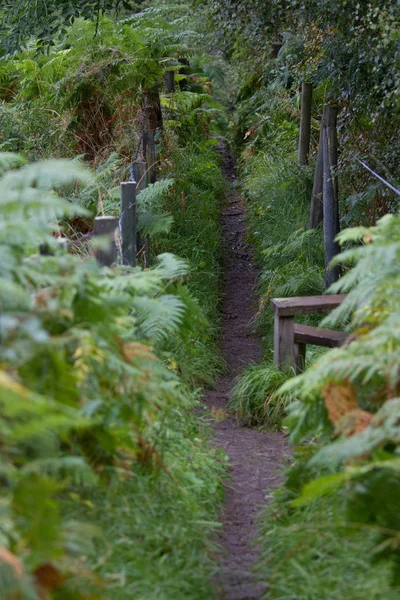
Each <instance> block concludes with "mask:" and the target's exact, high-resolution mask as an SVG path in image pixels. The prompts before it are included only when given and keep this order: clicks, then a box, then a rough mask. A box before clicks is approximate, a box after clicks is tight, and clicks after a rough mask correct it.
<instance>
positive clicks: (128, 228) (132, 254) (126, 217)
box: [119, 181, 136, 267]
mask: <svg viewBox="0 0 400 600" xmlns="http://www.w3.org/2000/svg"><path fill="white" fill-rule="evenodd" d="M119 230H120V238H121V255H122V264H123V265H130V266H131V267H135V266H136V182H135V181H125V182H123V183H121V214H120V216H119Z"/></svg>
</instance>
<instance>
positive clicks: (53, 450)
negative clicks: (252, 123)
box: [0, 3, 225, 600]
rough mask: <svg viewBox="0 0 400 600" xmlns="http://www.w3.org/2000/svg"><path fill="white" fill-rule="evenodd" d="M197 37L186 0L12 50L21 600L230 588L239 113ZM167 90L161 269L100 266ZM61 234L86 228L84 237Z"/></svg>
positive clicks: (7, 516) (158, 223)
mask: <svg viewBox="0 0 400 600" xmlns="http://www.w3.org/2000/svg"><path fill="white" fill-rule="evenodd" d="M95 33H96V35H94V34H95ZM196 35H197V34H196V33H195V32H193V31H190V30H189V29H188V19H186V17H185V7H184V6H179V3H178V4H177V5H172V6H171V7H169V6H167V7H165V6H164V7H160V8H156V9H150V10H144V11H143V12H141V13H140V14H137V15H135V16H133V17H132V16H131V14H128V13H125V18H124V19H123V20H120V21H118V20H114V19H112V18H110V17H106V16H104V17H103V16H101V15H99V17H98V19H97V22H95V23H93V22H91V21H90V20H88V21H85V20H83V19H79V20H76V21H75V23H74V24H73V25H71V26H69V27H68V28H67V29H66V31H65V32H64V33H63V34H62V35H61V36H60V39H59V40H57V43H56V44H55V45H53V46H52V47H51V48H50V49H49V51H48V52H45V53H41V54H36V44H35V43H34V40H33V39H32V40H31V41H30V43H29V44H28V48H27V49H25V50H22V51H21V52H19V53H17V54H14V55H12V56H11V57H3V58H2V60H1V65H0V70H1V81H2V88H1V95H2V104H1V107H0V121H1V124H2V127H1V129H2V143H1V149H2V151H3V153H2V154H0V162H1V171H2V179H1V181H0V188H1V189H0V213H1V221H0V253H1V261H0V306H1V313H0V324H1V345H0V378H1V385H0V401H1V406H2V410H1V419H0V421H1V423H0V427H1V431H2V433H1V437H2V467H1V481H0V486H1V503H2V511H1V516H0V535H1V538H0V588H1V597H2V598H6V599H7V600H11V598H12V599H13V600H14V598H18V600H25V599H30V600H38V599H39V598H40V599H42V598H44V599H46V600H47V599H50V598H52V599H53V598H54V599H60V600H61V599H64V598H65V599H69V598H71V599H72V598H74V600H75V599H78V598H82V599H83V598H111V597H112V598H115V599H121V600H122V599H123V598H131V597H132V596H134V597H135V598H138V599H139V598H141V599H143V600H149V599H150V598H153V599H156V598H157V599H160V600H161V599H165V600H167V599H169V598H182V599H183V598H185V599H186V598H193V599H199V600H200V599H202V598H204V600H206V599H207V600H208V599H209V598H210V597H212V595H213V591H212V588H211V575H212V573H213V572H214V571H215V560H214V559H212V556H214V555H215V551H216V549H215V547H214V544H213V541H212V540H213V538H214V536H215V531H216V529H217V528H218V522H217V516H218V509H219V505H220V500H221V498H222V488H221V482H222V480H223V477H224V461H225V458H224V456H222V454H221V455H220V454H219V452H218V451H217V450H215V449H212V448H211V447H210V446H209V444H208V438H209V427H208V424H207V421H206V420H205V419H204V418H203V417H202V416H201V414H200V412H199V411H198V410H197V409H198V407H199V406H200V404H199V403H200V401H201V389H200V388H201V386H203V385H212V384H213V382H214V380H215V378H216V376H217V374H218V373H219V372H220V371H221V369H222V368H223V361H222V358H221V356H220V353H219V350H218V338H219V315H218V305H219V299H220V261H219V256H220V247H219V235H218V214H219V206H220V201H221V197H222V192H223V176H222V174H221V168H220V158H219V155H218V153H217V151H216V142H215V141H213V140H212V139H210V137H211V136H212V135H213V134H217V133H221V127H222V128H223V127H224V116H223V110H222V108H221V107H220V105H218V103H216V102H215V101H214V100H213V99H212V97H211V96H210V95H209V93H208V92H209V91H210V90H209V87H208V86H211V83H210V82H208V77H207V76H206V75H204V73H202V72H200V70H199V68H198V64H199V63H200V62H201V59H200V58H198V57H196V58H194V59H193V64H195V65H196V67H193V68H191V67H190V66H189V65H188V64H187V60H186V59H187V57H189V56H195V51H194V50H193V48H191V47H190V44H189V40H191V41H193V42H195V41H196ZM180 61H183V62H180ZM182 64H183V65H184V66H185V74H184V75H179V73H178V71H179V69H181V68H182ZM168 68H169V69H172V70H175V71H176V81H177V85H176V91H175V93H174V94H172V95H171V94H167V93H165V91H163V85H164V83H163V77H164V74H165V71H166V69H168ZM182 81H183V82H184V85H182V86H181V85H180V82H182ZM207 82H208V83H207ZM154 89H156V90H159V91H160V92H161V105H162V117H163V128H161V127H160V128H159V129H158V132H157V148H158V155H157V159H158V160H157V162H158V167H157V170H158V178H159V182H158V183H156V184H154V185H149V186H148V187H147V188H146V189H145V190H144V191H142V192H141V194H140V195H139V196H138V224H139V231H140V234H141V236H142V239H145V237H146V236H147V235H150V244H151V246H150V247H151V261H150V262H151V266H150V269H146V270H144V269H143V264H142V262H143V261H142V256H141V251H142V248H140V247H139V256H138V261H139V266H138V267H136V268H130V267H125V266H124V267H122V266H118V265H115V266H113V267H112V268H108V267H107V268H106V267H100V266H99V265H98V264H97V263H96V261H95V259H94V256H93V250H94V248H96V243H95V242H92V241H88V242H87V241H84V242H83V243H81V242H80V238H81V237H82V235H83V234H87V232H90V231H91V229H92V224H93V218H94V217H95V216H96V215H98V214H100V215H117V214H118V213H119V182H120V181H121V180H126V179H127V178H129V170H130V163H131V161H132V157H133V156H134V155H135V158H137V159H138V160H140V159H141V152H142V148H141V136H142V131H143V122H144V113H145V110H146V104H147V103H149V102H150V100H149V98H151V97H152V96H151V94H152V93H153V92H152V90H154ZM20 153H23V155H24V156H22V155H21V154H20ZM77 157H80V160H79V158H77ZM55 158H57V159H64V160H60V161H58V160H55ZM67 158H68V159H73V160H69V161H67V160H65V159H67ZM39 159H44V160H42V162H35V161H37V160H39ZM27 160H28V161H31V162H30V163H29V164H28V163H27ZM83 161H84V163H85V167H83V166H82V164H83ZM59 237H63V238H67V239H69V240H70V241H73V242H74V243H73V244H72V246H70V250H69V251H68V252H66V251H65V250H63V249H61V247H60V244H59V242H58V238H59ZM39 246H40V247H41V248H44V249H45V253H43V254H39V252H38V250H39ZM172 253H174V254H172ZM174 255H177V256H179V258H176V257H175V256H174ZM194 409H196V410H195V411H194Z"/></svg>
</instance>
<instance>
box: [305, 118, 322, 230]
mask: <svg viewBox="0 0 400 600" xmlns="http://www.w3.org/2000/svg"><path fill="white" fill-rule="evenodd" d="M323 134H324V124H323V120H322V119H321V127H320V129H319V143H318V154H317V163H316V165H315V173H314V184H313V189H312V194H311V207H310V221H309V225H308V228H309V229H315V228H316V227H318V225H319V224H320V223H322V219H323V214H324V210H323V202H322V193H323V184H324V152H323V140H324V137H323Z"/></svg>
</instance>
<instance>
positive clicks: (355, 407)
mask: <svg viewBox="0 0 400 600" xmlns="http://www.w3.org/2000/svg"><path fill="white" fill-rule="evenodd" d="M399 222H400V221H399V217H398V215H396V216H395V215H387V216H386V217H384V218H383V219H381V220H380V221H379V222H378V224H377V225H376V226H375V227H372V228H356V229H350V230H345V231H343V232H342V233H341V234H340V236H339V239H340V240H341V242H342V243H354V242H361V245H358V246H356V247H350V248H348V249H347V250H345V251H344V252H343V253H342V254H341V255H339V256H338V257H337V258H336V259H335V261H336V262H339V261H341V262H344V263H348V264H350V265H353V268H352V269H350V271H349V272H348V273H346V274H345V275H344V276H343V277H342V278H341V279H340V280H339V281H338V282H337V283H336V284H334V285H333V286H332V288H331V290H332V291H335V292H338V291H344V292H348V295H347V298H346V300H345V301H344V302H343V304H342V305H341V306H340V307H339V308H338V309H336V310H335V311H333V313H332V314H331V315H330V316H329V317H327V318H326V319H325V322H326V323H329V324H337V323H338V322H343V321H346V320H349V326H348V328H349V331H352V339H351V343H349V344H347V345H345V346H343V347H342V348H338V349H335V350H332V351H329V352H328V353H326V354H324V355H323V356H322V357H321V358H320V359H319V360H318V361H316V362H315V363H314V364H313V365H312V366H311V367H310V368H309V369H308V370H307V371H306V372H305V373H304V374H303V375H301V376H298V377H297V378H295V379H293V380H292V381H289V382H287V383H286V384H285V385H284V386H283V388H282V390H286V391H287V392H289V390H290V391H291V392H292V393H295V394H296V395H299V396H300V400H299V401H298V402H296V403H295V404H294V405H293V406H292V407H291V410H290V415H289V418H288V424H289V426H290V428H291V431H292V439H293V440H294V441H298V440H301V439H303V438H304V437H308V436H310V435H321V434H323V435H325V443H324V444H323V445H322V447H320V448H318V447H317V448H316V450H317V451H316V452H315V454H314V456H313V457H312V458H311V460H310V465H311V466H314V467H316V468H318V469H320V473H321V470H322V473H324V471H325V472H326V471H328V472H330V474H328V475H325V474H323V476H322V477H320V478H317V479H314V480H312V481H310V482H309V483H308V484H307V485H306V486H305V487H304V490H303V492H302V495H301V496H300V498H299V499H298V500H296V504H303V503H307V502H310V501H313V500H315V498H318V497H320V496H325V495H327V494H332V493H336V492H337V490H338V489H340V488H341V487H342V486H344V485H345V501H346V502H345V506H346V511H347V514H348V520H349V521H350V522H353V521H355V520H356V521H357V523H364V524H365V525H371V526H374V527H376V538H375V543H376V547H375V549H374V551H373V555H374V558H375V559H382V560H384V559H386V560H387V559H389V560H390V561H391V563H392V564H393V576H392V583H393V585H398V573H399V571H398V564H399V562H398V561H399V542H398V541H399V523H398V518H397V510H396V509H395V506H396V504H397V499H398V493H399V482H398V459H397V448H398V443H399V438H398V427H397V421H398V415H399V400H398V395H399V385H400V379H399V374H400V368H399V360H398V357H399V349H398V340H399V276H400V271H399V266H398V265H399V252H400V246H399ZM333 428H334V434H335V437H336V438H337V439H336V440H335V441H331V440H330V436H331V434H332V429H333ZM332 473H333V474H332Z"/></svg>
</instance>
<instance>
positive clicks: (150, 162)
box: [143, 129, 158, 183]
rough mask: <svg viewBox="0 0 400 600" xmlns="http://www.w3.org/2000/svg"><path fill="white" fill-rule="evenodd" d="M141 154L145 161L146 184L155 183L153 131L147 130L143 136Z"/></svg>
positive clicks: (155, 168)
mask: <svg viewBox="0 0 400 600" xmlns="http://www.w3.org/2000/svg"><path fill="white" fill-rule="evenodd" d="M143 154H144V156H145V159H146V172H147V183H155V182H156V181H157V166H158V165H157V159H156V142H155V131H154V130H153V129H148V130H147V131H145V132H144V134H143Z"/></svg>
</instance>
